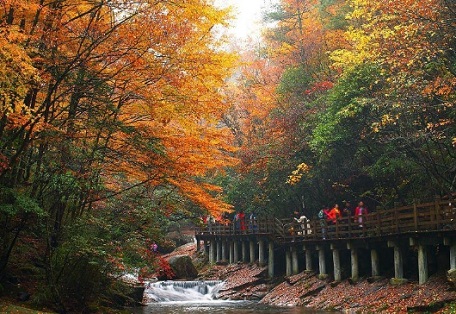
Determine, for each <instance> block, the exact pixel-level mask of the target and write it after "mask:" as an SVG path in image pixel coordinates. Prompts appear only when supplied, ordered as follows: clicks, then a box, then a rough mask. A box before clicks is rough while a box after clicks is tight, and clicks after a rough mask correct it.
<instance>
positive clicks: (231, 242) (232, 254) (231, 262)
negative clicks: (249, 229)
mask: <svg viewBox="0 0 456 314" xmlns="http://www.w3.org/2000/svg"><path fill="white" fill-rule="evenodd" d="M229 246H230V247H229V249H230V259H229V261H230V264H233V263H234V241H229Z"/></svg>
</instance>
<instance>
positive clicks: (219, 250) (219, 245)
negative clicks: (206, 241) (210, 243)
mask: <svg viewBox="0 0 456 314" xmlns="http://www.w3.org/2000/svg"><path fill="white" fill-rule="evenodd" d="M221 260H222V240H221V239H220V240H217V260H216V261H217V262H220V261H221Z"/></svg>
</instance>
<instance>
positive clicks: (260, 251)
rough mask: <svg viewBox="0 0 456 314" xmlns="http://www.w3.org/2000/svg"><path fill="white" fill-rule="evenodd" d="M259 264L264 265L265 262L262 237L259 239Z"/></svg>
mask: <svg viewBox="0 0 456 314" xmlns="http://www.w3.org/2000/svg"><path fill="white" fill-rule="evenodd" d="M258 264H259V265H260V266H261V267H263V266H264V265H265V263H264V240H263V239H260V240H259V241H258Z"/></svg>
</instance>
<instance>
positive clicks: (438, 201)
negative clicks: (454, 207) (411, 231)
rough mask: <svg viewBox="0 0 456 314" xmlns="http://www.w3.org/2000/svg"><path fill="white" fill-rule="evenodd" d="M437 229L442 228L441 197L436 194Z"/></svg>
mask: <svg viewBox="0 0 456 314" xmlns="http://www.w3.org/2000/svg"><path fill="white" fill-rule="evenodd" d="M435 218H436V219H435V220H436V221H435V229H437V230H438V229H440V226H439V225H440V197H439V196H438V195H436V196H435Z"/></svg>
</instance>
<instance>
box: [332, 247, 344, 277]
mask: <svg viewBox="0 0 456 314" xmlns="http://www.w3.org/2000/svg"><path fill="white" fill-rule="evenodd" d="M331 250H332V255H333V264H334V281H342V271H341V269H340V252H339V249H338V248H337V247H336V246H335V245H333V244H331Z"/></svg>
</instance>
